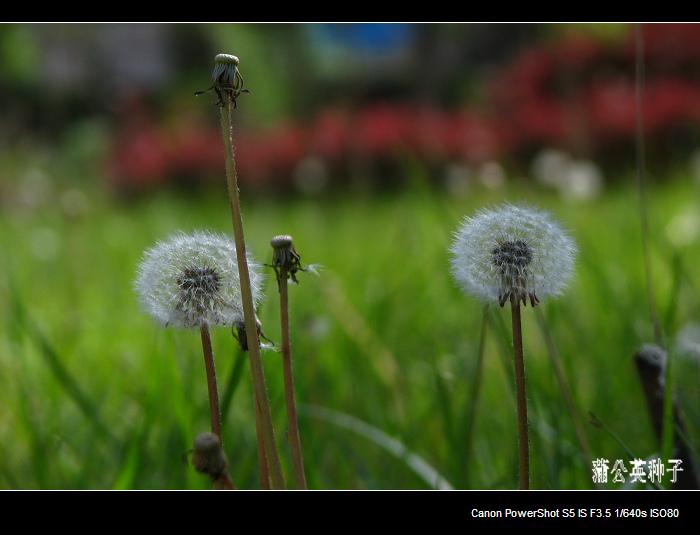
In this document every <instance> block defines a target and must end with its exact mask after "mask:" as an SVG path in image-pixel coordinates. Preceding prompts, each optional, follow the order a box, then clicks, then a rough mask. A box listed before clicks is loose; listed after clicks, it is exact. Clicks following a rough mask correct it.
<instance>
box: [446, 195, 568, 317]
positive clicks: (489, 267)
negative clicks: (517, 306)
mask: <svg viewBox="0 0 700 535" xmlns="http://www.w3.org/2000/svg"><path fill="white" fill-rule="evenodd" d="M450 251H451V253H452V255H453V257H452V260H451V264H452V274H453V276H454V278H455V280H456V281H457V282H458V283H459V285H460V286H461V288H462V289H463V290H464V291H465V292H466V293H468V294H472V295H474V296H475V297H477V298H478V299H480V300H481V301H483V302H486V303H493V302H497V303H498V304H499V305H500V306H504V305H505V303H506V302H508V301H509V300H511V299H514V300H515V301H517V302H520V301H522V302H523V304H527V300H529V301H530V305H531V306H535V305H537V304H538V303H539V302H540V300H542V299H545V298H546V297H549V296H555V295H558V294H560V293H561V292H562V290H563V289H564V288H565V286H566V284H567V282H568V281H569V279H570V277H571V274H572V272H573V264H574V258H575V256H576V247H575V245H574V242H573V240H572V239H571V238H570V237H569V236H568V235H567V234H566V233H565V232H564V230H563V229H562V228H561V227H560V226H559V224H558V223H557V222H556V221H554V220H553V219H552V218H551V217H550V215H549V214H548V213H547V212H544V211H539V210H536V209H534V208H530V207H526V206H516V205H511V204H504V205H502V206H499V207H497V208H496V209H493V210H483V211H481V212H479V213H478V214H477V215H476V216H474V217H471V218H466V219H465V220H464V222H463V223H462V225H461V226H460V228H459V229H458V230H457V232H456V233H455V240H454V242H453V244H452V247H451V249H450Z"/></svg>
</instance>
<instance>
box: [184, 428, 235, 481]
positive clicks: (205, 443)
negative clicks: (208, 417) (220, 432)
mask: <svg viewBox="0 0 700 535" xmlns="http://www.w3.org/2000/svg"><path fill="white" fill-rule="evenodd" d="M192 465H193V466H194V469H195V470H197V472H199V473H200V474H207V475H210V476H211V477H212V479H215V480H216V479H219V478H220V477H222V476H223V475H224V474H225V472H226V468H227V466H228V461H227V460H226V454H225V453H224V450H223V448H222V447H221V440H220V439H219V437H218V436H216V435H215V434H214V433H202V434H201V435H198V436H197V437H196V438H195V439H194V449H193V450H192Z"/></svg>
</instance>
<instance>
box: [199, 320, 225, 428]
mask: <svg viewBox="0 0 700 535" xmlns="http://www.w3.org/2000/svg"><path fill="white" fill-rule="evenodd" d="M199 331H200V333H201V335H202V348H203V350H204V366H205V367H206V370H207V388H208V389H209V412H210V414H211V432H212V433H214V434H215V435H216V436H217V437H219V440H221V410H220V408H219V391H218V388H217V386H216V369H215V367H214V352H213V351H212V348H211V336H210V335H209V326H208V325H207V324H206V323H204V324H202V326H201V327H200V329H199Z"/></svg>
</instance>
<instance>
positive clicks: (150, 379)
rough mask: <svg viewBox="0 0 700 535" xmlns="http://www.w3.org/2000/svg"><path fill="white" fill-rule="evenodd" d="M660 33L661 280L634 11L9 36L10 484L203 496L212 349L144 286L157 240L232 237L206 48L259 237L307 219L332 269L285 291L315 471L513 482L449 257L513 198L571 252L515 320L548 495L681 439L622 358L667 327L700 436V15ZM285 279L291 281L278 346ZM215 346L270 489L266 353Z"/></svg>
mask: <svg viewBox="0 0 700 535" xmlns="http://www.w3.org/2000/svg"><path fill="white" fill-rule="evenodd" d="M642 36H643V42H644V51H645V56H644V60H645V62H644V66H645V73H644V74H645V78H644V80H645V86H644V101H643V102H644V106H643V115H644V124H643V127H644V128H643V133H644V149H645V153H644V154H645V158H646V160H645V184H646V186H645V187H646V189H645V194H646V200H647V203H648V218H649V225H648V233H647V234H646V239H648V243H649V244H650V247H649V251H650V265H651V274H652V289H651V290H650V289H649V286H648V280H647V273H646V271H645V267H644V254H643V241H642V238H643V226H642V222H641V213H640V204H639V197H640V196H639V188H638V185H637V167H636V152H635V135H636V132H637V130H636V127H637V123H636V122H635V111H636V109H635V85H634V80H635V51H636V49H635V26H633V25H627V24H581V25H579V24H576V25H574V24H568V25H567V24H377V23H374V24H357V23H356V24H0V125H1V128H0V204H1V212H0V254H1V255H2V263H1V267H0V305H1V306H0V488H5V489H190V488H191V489H207V488H211V483H210V482H209V481H207V480H206V478H205V477H204V476H202V475H200V474H197V473H196V472H195V471H194V469H193V468H192V467H191V466H190V465H188V464H187V462H186V461H185V460H184V459H185V458H186V456H187V452H188V450H190V449H191V447H192V441H193V440H194V437H195V436H196V435H197V434H199V433H202V432H205V431H208V425H209V416H208V401H207V397H206V381H205V375H204V366H203V363H202V353H201V346H200V345H199V337H198V335H197V333H194V332H182V331H173V330H169V329H166V330H163V329H159V328H157V327H155V326H154V325H153V324H152V322H151V321H150V319H149V318H148V317H147V316H146V315H144V314H143V313H141V312H140V311H139V308H138V303H137V301H136V297H135V294H134V292H133V289H132V283H133V279H134V276H135V271H136V267H137V265H138V262H139V260H140V258H141V254H142V252H143V251H144V250H145V249H146V248H148V247H150V246H152V245H153V244H154V242H155V241H156V240H158V239H162V238H165V237H166V236H167V235H168V234H170V233H172V232H175V231H178V230H185V231H188V230H191V229H194V228H204V227H205V228H210V229H213V230H217V231H225V232H231V215H230V211H229V205H228V198H227V193H226V185H225V172H224V161H223V150H222V145H221V143H222V142H221V132H220V129H219V111H218V108H217V107H216V106H214V105H213V104H214V101H215V100H216V97H215V95H214V94H213V93H211V92H210V93H206V94H204V95H200V96H198V97H195V96H194V93H195V91H199V90H203V89H207V88H208V87H209V86H210V85H211V80H210V76H211V72H212V70H213V59H214V56H215V55H216V54H217V53H231V54H235V55H237V56H238V57H239V58H240V70H241V73H242V75H243V77H244V80H245V84H244V87H245V88H247V89H249V90H250V91H251V94H242V95H241V96H240V97H239V98H238V106H237V108H236V109H235V111H234V112H233V122H234V144H235V146H236V161H237V168H238V174H239V180H240V185H241V195H242V210H243V220H244V226H245V235H246V241H247V242H248V244H249V248H250V250H251V252H252V254H253V255H254V256H255V258H256V259H257V260H258V261H260V262H269V261H270V259H271V255H272V251H271V248H270V247H269V240H270V238H271V237H273V236H275V235H278V234H290V235H292V236H293V238H294V242H295V245H296V247H297V249H298V250H299V252H300V254H301V256H302V262H303V263H313V264H321V265H323V266H324V268H323V269H322V270H321V271H320V274H319V276H312V275H307V274H302V275H301V276H300V282H301V284H300V285H299V286H298V287H297V286H294V287H292V288H291V291H290V300H291V305H290V306H291V324H292V325H291V329H292V352H293V358H294V371H295V388H296V398H297V401H298V403H299V405H300V407H299V412H300V416H299V418H300V422H299V423H300V433H301V440H302V447H303V451H304V458H305V463H306V472H307V481H308V483H309V487H310V488H313V489H428V488H434V487H435V486H439V485H437V482H438V481H439V482H441V485H443V488H446V487H451V488H456V489H509V488H515V487H516V486H517V438H516V418H515V399H514V388H513V380H512V364H511V360H512V357H511V354H510V352H511V345H510V334H509V329H508V325H509V321H510V318H509V316H508V311H507V310H502V309H500V308H498V307H495V308H490V309H488V310H487V311H484V310H483V308H482V307H481V305H479V303H477V302H476V301H475V300H474V299H472V298H471V297H468V296H464V295H462V294H461V293H460V291H459V289H458V288H456V286H455V284H454V283H453V281H452V279H451V277H450V274H449V269H448V266H449V257H448V252H447V249H448V247H449V245H450V242H451V239H452V232H453V231H454V230H455V229H456V228H457V226H458V224H459V223H460V221H461V219H462V218H463V217H464V216H465V215H472V214H473V213H474V212H475V211H476V210H478V209H480V208H482V207H484V206H487V205H493V204H498V203H500V202H503V201H511V202H518V201H525V202H531V203H535V204H537V205H539V206H540V207H542V208H546V209H547V210H549V211H551V212H552V213H553V214H554V215H555V216H556V217H557V218H559V219H560V220H561V221H562V224H563V225H564V226H565V227H566V228H568V229H570V231H571V234H572V235H573V236H574V238H575V239H576V241H577V243H578V245H579V248H580V254H579V259H578V265H577V271H576V277H575V281H574V282H573V283H572V285H571V287H570V289H569V291H568V292H567V293H566V294H565V295H564V296H563V297H561V298H559V299H558V300H553V301H548V302H545V303H544V304H543V305H542V306H541V307H537V309H530V308H526V309H525V310H524V311H523V316H524V339H525V340H524V341H525V355H526V367H527V374H528V376H527V379H528V389H529V390H528V395H529V400H530V418H531V421H530V424H531V450H532V453H531V456H532V487H533V488H540V489H590V488H594V487H595V486H594V484H593V482H592V475H591V474H592V472H591V468H592V467H591V461H592V460H593V459H598V458H603V459H607V460H609V461H610V464H611V465H612V464H613V463H614V462H615V460H617V459H623V460H625V461H626V462H627V461H628V457H627V453H626V449H625V448H627V449H629V450H630V451H631V452H632V453H633V454H634V455H635V456H636V457H638V458H642V459H651V458H656V457H660V456H661V455H662V453H661V452H660V450H659V445H658V444H657V441H656V439H655V437H654V434H653V430H652V424H651V421H650V417H649V412H648V410H647V406H646V402H645V399H644V395H643V392H642V388H641V385H640V381H639V378H638V376H637V373H636V370H635V367H634V363H633V360H632V356H633V354H634V353H635V352H636V351H637V350H638V349H639V348H640V347H642V345H643V344H646V343H652V342H655V337H654V330H653V327H652V318H653V313H654V312H655V313H656V316H658V321H659V324H660V325H661V327H662V335H663V338H662V340H661V342H662V344H663V346H664V348H665V349H667V350H668V354H669V357H670V359H671V362H672V363H673V367H672V370H673V374H672V376H671V377H670V379H671V380H672V385H673V388H674V389H675V392H676V395H677V398H678V400H679V403H680V405H681V406H682V409H683V416H684V418H685V421H686V424H687V432H688V436H689V440H688V443H689V444H690V445H691V446H693V447H694V448H695V449H697V447H698V445H699V444H700V442H699V440H700V403H699V402H700V388H699V387H700V363H699V361H698V358H699V357H700V352H699V350H698V348H699V347H700V323H699V318H698V300H697V297H698V294H697V291H698V284H699V283H700V279H699V277H698V273H697V269H696V266H697V265H698V261H699V260H700V248H699V247H698V243H699V242H698V232H699V230H700V205H699V204H698V199H699V197H698V192H699V190H700V178H699V175H698V173H700V167H698V166H699V165H700V152H699V151H698V149H699V148H700V138H699V137H698V134H699V133H700V76H699V74H700V52H698V51H699V50H700V47H698V46H697V44H698V42H700V27H698V26H697V25H694V24H681V25H675V24H672V25H666V24H658V25H644V27H643V28H642ZM277 295H278V294H277V291H276V283H275V281H274V279H273V278H272V273H270V279H269V284H268V288H267V298H266V300H265V301H264V303H263V304H262V305H261V307H260V310H259V316H260V319H261V321H262V323H263V326H264V331H265V333H266V335H267V336H268V337H269V338H272V339H273V340H275V341H277V342H279V340H280V335H279V311H278V308H277V307H278V299H277ZM652 298H653V300H652ZM651 303H653V306H652V305H651ZM482 337H483V338H482ZM213 345H214V352H215V357H216V363H217V372H218V376H219V387H220V391H221V392H220V396H221V398H222V403H223V414H224V422H223V427H224V448H225V451H226V454H227V456H228V459H229V465H230V473H231V475H232V477H233V479H234V481H235V483H236V485H237V487H239V488H259V476H258V474H257V452H256V446H255V428H254V420H253V412H252V398H251V385H250V374H249V372H248V363H247V356H246V355H244V354H242V353H241V351H240V350H239V349H238V348H237V345H236V343H235V340H232V338H231V333H230V331H229V330H227V329H225V328H224V329H217V330H215V331H214V332H213ZM263 358H264V365H265V373H266V378H267V384H268V390H269V394H270V399H271V405H272V411H273V417H274V420H275V428H276V432H277V435H278V442H279V445H280V452H281V455H282V460H283V466H284V468H285V473H286V474H287V475H288V483H289V484H290V485H291V481H292V480H291V464H290V458H289V448H288V445H287V442H286V439H285V432H286V418H285V412H284V391H283V384H282V371H281V358H280V356H279V355H277V354H276V353H275V352H273V351H266V352H264V353H263ZM557 370H560V372H562V373H563V376H564V377H565V383H566V385H568V387H567V386H563V385H562V382H561V377H562V376H561V375H558V374H557ZM567 396H570V398H571V401H572V405H568V404H567ZM589 411H592V412H593V413H594V414H595V415H596V416H597V417H598V418H599V419H600V421H601V422H603V423H604V424H605V425H607V427H608V429H607V430H606V429H605V427H600V426H595V425H592V424H591V423H590V416H589ZM623 446H624V447H623ZM664 481H665V482H666V481H668V476H667V477H666V478H665V479H664ZM603 487H604V488H625V484H623V483H612V482H611V483H609V484H607V485H604V486H603ZM634 488H645V486H644V485H637V486H636V487H634Z"/></svg>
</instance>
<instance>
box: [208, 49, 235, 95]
mask: <svg viewBox="0 0 700 535" xmlns="http://www.w3.org/2000/svg"><path fill="white" fill-rule="evenodd" d="M237 72H238V58H237V57H236V56H234V55H232V54H217V55H216V57H215V58H214V72H213V73H212V75H211V80H212V82H214V85H216V86H218V87H234V86H235V85H236V74H237Z"/></svg>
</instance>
